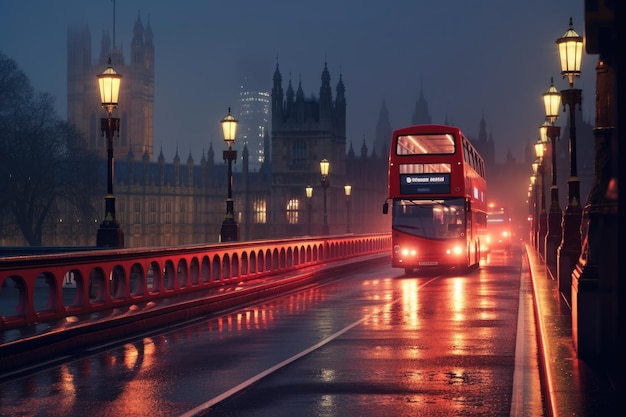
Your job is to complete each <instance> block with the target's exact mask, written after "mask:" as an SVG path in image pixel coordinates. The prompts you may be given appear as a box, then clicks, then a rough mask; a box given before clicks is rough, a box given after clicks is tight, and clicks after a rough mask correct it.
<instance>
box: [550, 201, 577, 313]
mask: <svg viewBox="0 0 626 417" xmlns="http://www.w3.org/2000/svg"><path fill="white" fill-rule="evenodd" d="M581 220H582V211H581V210H580V207H567V209H566V210H565V213H563V241H562V242H561V245H560V246H559V248H558V252H557V253H558V255H557V256H558V260H557V268H556V269H557V277H558V280H559V291H560V292H561V294H562V295H563V296H564V297H565V299H566V300H567V301H568V303H570V304H571V301H572V300H571V298H572V273H573V272H574V269H575V268H576V264H577V263H578V258H580V223H581Z"/></svg>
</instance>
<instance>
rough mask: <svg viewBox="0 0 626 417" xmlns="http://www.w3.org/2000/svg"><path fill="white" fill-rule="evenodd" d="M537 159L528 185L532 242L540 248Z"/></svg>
mask: <svg viewBox="0 0 626 417" xmlns="http://www.w3.org/2000/svg"><path fill="white" fill-rule="evenodd" d="M538 165H539V164H538V163H537V161H535V162H533V163H532V167H533V175H531V176H530V184H529V185H528V199H529V200H528V206H529V211H530V214H531V216H532V223H531V227H530V236H531V240H532V241H531V243H532V245H533V246H534V247H535V248H536V249H539V242H538V240H537V236H538V235H539V223H538V222H539V204H538V202H537V167H538Z"/></svg>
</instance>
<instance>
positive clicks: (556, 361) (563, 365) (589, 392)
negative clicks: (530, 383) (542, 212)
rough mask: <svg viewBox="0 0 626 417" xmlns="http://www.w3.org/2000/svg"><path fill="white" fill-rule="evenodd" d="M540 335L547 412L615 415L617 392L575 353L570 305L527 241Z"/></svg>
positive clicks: (578, 414)
mask: <svg viewBox="0 0 626 417" xmlns="http://www.w3.org/2000/svg"><path fill="white" fill-rule="evenodd" d="M526 254H527V256H528V263H529V265H530V270H531V271H530V272H531V276H532V284H533V296H534V305H535V317H536V322H537V334H538V338H539V346H538V348H539V363H540V367H541V369H540V372H541V379H542V380H541V383H542V391H543V396H544V403H545V406H546V415H547V416H603V417H604V416H614V415H619V414H621V413H619V412H618V409H617V398H616V393H615V390H614V389H613V387H612V386H611V383H610V381H609V379H608V377H607V376H606V375H603V374H602V373H601V372H600V371H599V370H597V369H594V368H592V367H591V366H589V364H588V363H586V362H584V361H583V360H580V359H578V358H577V356H576V351H575V350H574V344H573V341H572V316H571V310H570V307H569V306H568V305H567V303H566V302H565V301H564V300H563V298H562V297H561V295H560V293H559V290H558V283H557V281H556V280H554V279H553V277H552V275H551V273H550V272H549V271H548V269H547V268H546V264H545V262H544V261H543V259H541V257H540V256H539V255H538V254H537V252H536V251H535V249H534V248H533V247H532V246H529V245H526Z"/></svg>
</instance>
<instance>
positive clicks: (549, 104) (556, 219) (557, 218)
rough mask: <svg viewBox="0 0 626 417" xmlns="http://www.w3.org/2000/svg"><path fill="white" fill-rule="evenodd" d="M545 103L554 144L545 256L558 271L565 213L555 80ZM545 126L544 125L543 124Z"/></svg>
mask: <svg viewBox="0 0 626 417" xmlns="http://www.w3.org/2000/svg"><path fill="white" fill-rule="evenodd" d="M543 104H544V107H545V111H546V121H547V122H548V124H544V126H545V129H546V136H547V137H548V138H549V139H550V143H551V145H552V149H551V151H552V185H551V186H550V211H549V212H548V232H547V234H546V243H545V256H544V259H545V260H546V265H547V266H548V268H551V269H552V272H553V273H556V260H557V249H558V246H559V243H560V242H561V233H562V230H561V218H562V216H563V213H562V212H561V207H560V206H559V187H558V186H557V185H556V184H557V183H556V141H557V139H558V138H559V136H560V135H561V128H560V127H559V126H555V125H554V122H555V121H556V119H557V118H558V117H559V110H558V109H559V107H560V105H561V94H560V93H559V92H558V91H557V89H556V88H555V87H554V80H553V79H551V80H550V88H548V90H547V91H546V92H545V93H543ZM542 127H543V126H542Z"/></svg>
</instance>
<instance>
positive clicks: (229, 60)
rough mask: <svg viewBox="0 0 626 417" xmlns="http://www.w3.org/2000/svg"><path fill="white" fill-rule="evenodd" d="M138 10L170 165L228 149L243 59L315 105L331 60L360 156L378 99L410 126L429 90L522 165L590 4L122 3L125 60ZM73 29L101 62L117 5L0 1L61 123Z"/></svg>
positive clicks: (583, 83)
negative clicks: (567, 45)
mask: <svg viewBox="0 0 626 417" xmlns="http://www.w3.org/2000/svg"><path fill="white" fill-rule="evenodd" d="M138 13H139V15H140V16H141V20H142V22H143V24H144V26H146V25H147V23H148V21H149V22H150V25H151V27H152V31H153V34H154V46H155V113H154V115H155V123H154V146H155V154H154V157H155V158H156V157H157V156H158V153H159V150H160V149H161V148H162V149H163V153H164V155H165V157H166V160H167V161H171V160H172V159H173V157H174V153H175V152H176V149H177V147H178V150H179V154H180V156H181V158H184V157H186V156H187V155H188V154H189V152H191V154H192V156H193V158H194V160H195V161H196V162H198V163H199V160H200V157H201V155H202V151H203V150H207V149H208V147H209V143H210V142H211V141H212V142H213V148H214V150H215V151H216V154H218V155H219V150H220V149H222V148H223V147H224V143H223V140H222V135H221V131H220V124H219V122H220V120H221V119H222V118H223V117H224V116H225V115H226V113H227V111H228V107H229V106H232V107H235V106H236V103H237V97H238V85H237V72H238V68H239V66H240V65H241V63H242V62H249V61H253V62H258V68H259V74H258V78H259V79H260V80H263V79H265V80H266V84H267V87H266V88H267V90H268V91H269V90H271V87H272V74H273V71H274V68H275V66H276V62H278V64H279V65H280V70H281V73H282V77H283V89H286V87H287V82H288V81H289V79H291V80H292V84H293V85H294V88H297V86H298V82H300V81H301V82H302V87H303V90H304V93H305V95H306V96H307V97H308V96H311V95H312V94H315V95H316V96H317V95H318V94H319V88H320V84H321V73H322V70H323V69H324V64H325V63H327V64H328V70H329V72H330V75H331V85H332V87H333V97H334V95H335V87H336V85H337V81H338V80H339V74H340V73H341V74H342V77H343V82H344V85H345V88H346V99H347V130H346V135H347V140H348V146H349V145H350V143H352V144H353V145H354V148H355V151H357V154H358V150H359V149H360V147H361V144H362V143H363V140H365V141H366V143H367V144H368V146H369V148H370V151H371V147H372V143H373V140H374V136H375V129H376V122H377V120H378V114H379V111H380V107H381V103H382V101H383V99H384V100H385V101H386V103H387V108H388V110H389V114H390V120H391V125H392V127H393V128H397V127H402V126H405V125H408V124H410V122H411V115H412V114H413V111H414V108H415V102H416V100H417V99H418V97H419V94H420V90H423V92H424V96H425V97H426V100H427V101H428V104H429V109H430V113H431V115H432V119H433V122H434V123H444V121H445V120H446V118H447V120H448V122H449V123H451V124H454V125H457V126H459V127H460V128H461V129H462V130H463V131H464V132H465V133H466V134H467V135H468V136H469V137H471V138H474V137H476V135H477V134H478V130H479V123H480V119H481V117H482V116H483V115H484V117H485V121H486V123H487V129H488V133H491V134H492V135H493V137H494V140H495V142H496V161H499V162H502V161H503V160H504V156H505V154H506V152H507V151H508V150H509V149H510V150H511V152H512V153H513V154H514V155H517V156H518V158H517V159H518V160H523V156H522V154H521V153H522V152H523V149H524V147H525V146H526V144H527V143H531V144H532V143H533V142H535V141H536V140H537V138H538V127H539V125H541V123H543V121H544V110H543V104H542V101H541V94H542V93H543V92H545V91H546V90H547V89H548V87H549V86H550V78H551V77H554V82H555V86H556V87H557V89H564V88H567V81H566V80H564V79H562V77H561V75H560V64H559V58H558V51H557V46H556V43H555V41H556V39H557V38H559V37H561V36H562V35H563V34H564V33H565V32H566V31H567V29H568V23H569V18H570V17H572V18H573V21H574V29H575V30H576V31H577V32H578V33H579V34H580V35H581V36H583V34H584V2H583V0H579V1H578V0H576V1H575V0H526V1H518V2H514V1H510V0H474V1H468V0H442V1H436V2H433V1H423V0H397V1H394V0H387V1H382V0H381V1H378V0H318V1H314V2H311V1H300V0H272V1H259V0H240V1H230V2H217V1H200V0H198V1H192V0H179V1H169V2H165V1H153V0H118V1H117V3H116V20H115V37H116V42H115V43H116V45H117V46H118V47H121V48H122V50H123V52H124V56H125V60H126V62H127V63H129V62H130V40H131V37H132V29H133V25H134V22H135V20H136V19H137V15H138ZM70 24H88V25H89V27H90V30H91V36H92V42H93V45H92V51H93V54H94V56H93V62H94V63H95V62H96V58H97V54H98V52H99V49H100V39H101V37H102V33H103V32H104V31H107V32H108V33H109V34H112V33H113V3H112V1H103V0H58V1H49V0H0V50H1V51H2V52H4V53H5V54H6V55H7V56H8V57H9V58H11V59H14V60H15V61H16V62H17V64H18V66H19V67H20V69H21V70H23V71H24V72H25V73H26V75H27V76H28V78H29V79H30V80H31V82H32V84H33V86H34V88H35V89H36V90H38V91H44V92H49V93H52V94H53V95H54V96H55V97H56V109H57V112H58V114H59V115H60V116H61V117H63V118H65V117H66V115H67V108H66V106H67V97H66V95H67V91H66V88H67V82H66V77H67V75H66V69H67V68H66V67H67V64H66V62H67V29H68V25H70ZM597 60H598V57H597V56H596V55H586V54H585V55H584V56H583V69H582V71H583V75H582V77H581V78H580V79H577V80H576V82H575V87H576V88H581V89H583V119H584V120H585V121H587V122H589V123H591V124H592V125H593V122H594V121H593V117H594V111H593V106H594V100H595V99H594V97H595V65H596V63H597ZM102 69H103V70H104V68H102ZM95 77H96V74H94V80H95ZM566 119H567V116H566V113H562V114H561V117H560V119H559V120H558V121H557V124H559V125H564V124H565V123H566Z"/></svg>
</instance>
